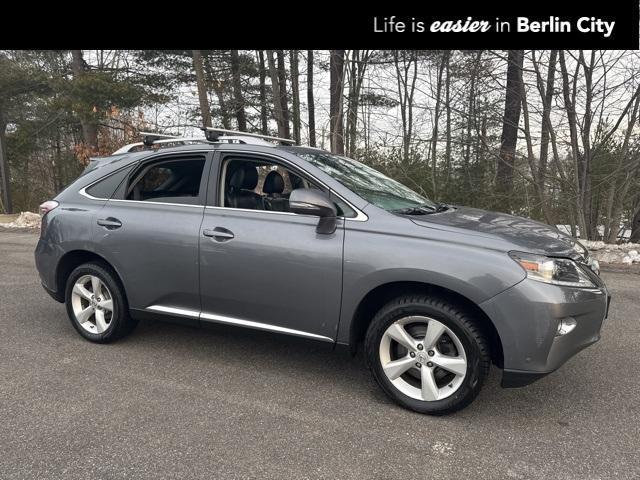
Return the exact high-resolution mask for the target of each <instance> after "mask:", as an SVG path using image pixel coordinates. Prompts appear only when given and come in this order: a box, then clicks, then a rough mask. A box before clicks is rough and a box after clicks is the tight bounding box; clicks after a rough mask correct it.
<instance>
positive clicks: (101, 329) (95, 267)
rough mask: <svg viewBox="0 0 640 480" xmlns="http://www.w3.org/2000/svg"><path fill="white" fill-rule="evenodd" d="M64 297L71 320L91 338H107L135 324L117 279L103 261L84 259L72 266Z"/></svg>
mask: <svg viewBox="0 0 640 480" xmlns="http://www.w3.org/2000/svg"><path fill="white" fill-rule="evenodd" d="M65 300H66V305H67V314H68V315H69V319H70V320H71V323H72V324H73V326H74V327H75V329H76V330H77V331H78V333H80V335H82V336H83V337H84V338H86V339H87V340H90V341H92V342H98V343H107V342H111V341H113V340H116V339H118V338H120V337H122V336H124V335H126V334H127V333H129V332H130V331H131V330H133V328H134V327H135V326H136V323H137V322H136V321H135V320H134V319H132V318H131V317H130V316H129V308H128V306H127V302H126V297H125V295H124V290H123V289H122V286H121V285H120V282H119V281H118V280H117V279H116V277H115V274H114V273H113V272H112V271H111V269H109V268H108V267H107V266H105V265H101V264H98V263H86V264H84V265H80V266H79V267H77V268H76V269H75V270H73V272H71V275H69V278H68V279H67V286H66V290H65Z"/></svg>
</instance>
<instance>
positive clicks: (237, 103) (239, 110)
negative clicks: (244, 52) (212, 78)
mask: <svg viewBox="0 0 640 480" xmlns="http://www.w3.org/2000/svg"><path fill="white" fill-rule="evenodd" d="M231 78H232V83H233V100H234V102H233V103H234V105H233V110H234V112H235V114H236V120H237V121H238V130H240V131H241V132H246V131H247V117H246V115H245V113H244V98H243V97H242V83H241V78H240V55H239V54H238V50H231Z"/></svg>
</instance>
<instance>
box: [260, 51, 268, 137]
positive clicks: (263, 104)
mask: <svg viewBox="0 0 640 480" xmlns="http://www.w3.org/2000/svg"><path fill="white" fill-rule="evenodd" d="M258 60H259V69H260V126H261V128H260V129H261V131H262V134H263V135H268V134H269V119H268V115H267V85H266V79H267V69H266V68H265V64H264V51H262V50H258Z"/></svg>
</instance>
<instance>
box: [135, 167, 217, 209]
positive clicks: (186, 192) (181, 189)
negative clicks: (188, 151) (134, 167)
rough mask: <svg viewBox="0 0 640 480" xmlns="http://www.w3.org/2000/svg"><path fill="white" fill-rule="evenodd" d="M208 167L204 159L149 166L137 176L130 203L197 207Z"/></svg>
mask: <svg viewBox="0 0 640 480" xmlns="http://www.w3.org/2000/svg"><path fill="white" fill-rule="evenodd" d="M204 163H205V160H204V158H195V159H194V158H190V159H176V160H170V161H164V162H159V163H154V164H152V165H148V166H145V167H143V168H142V169H141V170H139V171H138V172H137V174H136V175H134V177H133V179H132V181H131V183H130V184H129V187H128V189H127V194H126V199H127V200H137V201H141V202H166V203H184V204H193V205H197V204H199V196H200V185H201V182H202V172H203V170H204Z"/></svg>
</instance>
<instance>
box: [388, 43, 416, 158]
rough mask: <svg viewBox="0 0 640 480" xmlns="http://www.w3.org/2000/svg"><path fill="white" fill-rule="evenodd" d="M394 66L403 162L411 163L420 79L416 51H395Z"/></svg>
mask: <svg viewBox="0 0 640 480" xmlns="http://www.w3.org/2000/svg"><path fill="white" fill-rule="evenodd" d="M393 60H394V66H395V69H396V81H397V86H398V99H399V101H400V116H401V118H402V152H403V153H402V160H403V161H404V162H405V163H407V162H408V161H409V151H410V149H411V142H412V140H413V106H414V102H413V98H414V96H415V91H416V80H417V78H418V58H417V52H416V51H415V50H409V51H405V50H401V51H398V50H394V52H393Z"/></svg>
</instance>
